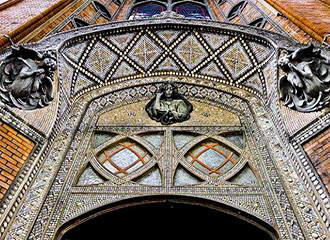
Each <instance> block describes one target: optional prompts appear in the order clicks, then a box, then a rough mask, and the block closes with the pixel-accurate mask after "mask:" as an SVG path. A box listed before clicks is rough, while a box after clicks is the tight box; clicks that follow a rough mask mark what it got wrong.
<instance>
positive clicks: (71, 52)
mask: <svg viewBox="0 0 330 240" xmlns="http://www.w3.org/2000/svg"><path fill="white" fill-rule="evenodd" d="M86 46H87V42H82V43H77V44H75V45H73V46H70V47H68V48H67V49H66V51H65V53H66V55H67V56H68V57H69V58H70V59H71V60H73V61H74V62H78V60H79V58H80V57H81V55H82V54H83V52H84V50H85V48H86Z"/></svg>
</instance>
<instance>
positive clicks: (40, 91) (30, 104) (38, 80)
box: [0, 45, 56, 110]
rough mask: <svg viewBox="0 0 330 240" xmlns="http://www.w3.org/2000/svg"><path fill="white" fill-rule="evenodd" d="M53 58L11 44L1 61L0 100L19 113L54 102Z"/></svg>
mask: <svg viewBox="0 0 330 240" xmlns="http://www.w3.org/2000/svg"><path fill="white" fill-rule="evenodd" d="M55 69H56V55H55V53H54V52H53V51H45V52H43V53H41V52H38V51H35V50H32V49H30V48H27V47H23V46H18V45H13V46H12V47H11V54H10V55H9V56H7V57H6V58H5V59H4V60H3V61H2V62H0V100H1V101H2V102H3V103H4V104H6V105H8V106H10V107H15V108H19V109H22V110H33V109H37V108H43V107H45V106H47V105H49V104H50V102H51V101H52V100H53V76H54V71H55Z"/></svg>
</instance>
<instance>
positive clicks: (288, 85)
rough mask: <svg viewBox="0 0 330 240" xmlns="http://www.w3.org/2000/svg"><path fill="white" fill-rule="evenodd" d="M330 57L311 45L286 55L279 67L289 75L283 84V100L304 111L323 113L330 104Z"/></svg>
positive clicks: (285, 103)
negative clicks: (324, 108) (319, 111)
mask: <svg viewBox="0 0 330 240" xmlns="http://www.w3.org/2000/svg"><path fill="white" fill-rule="evenodd" d="M329 56H330V53H329V52H328V51H327V50H326V49H321V48H317V47H315V46H314V45H312V44H310V45H308V46H304V47H301V48H298V49H297V50H294V51H286V54H284V56H282V57H281V58H280V59H279V61H278V65H279V66H280V68H281V69H282V70H283V71H284V72H285V73H286V75H285V76H283V77H281V78H280V80H279V92H280V100H282V101H284V105H285V106H287V107H289V108H291V109H294V110H297V111H300V112H312V111H317V110H320V109H322V108H323V107H324V106H326V105H327V104H329V102H330V57H329Z"/></svg>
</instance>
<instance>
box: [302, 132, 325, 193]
mask: <svg viewBox="0 0 330 240" xmlns="http://www.w3.org/2000/svg"><path fill="white" fill-rule="evenodd" d="M303 147H304V149H305V151H306V153H307V155H308V156H309V158H310V159H311V161H312V163H313V165H314V167H315V168H316V170H317V172H318V174H319V175H320V177H321V179H322V181H323V183H324V185H325V186H326V187H327V189H328V192H330V128H328V129H327V130H325V131H323V132H322V133H321V134H319V135H318V136H316V137H314V138H313V139H312V140H311V141H309V142H308V143H306V144H304V146H303Z"/></svg>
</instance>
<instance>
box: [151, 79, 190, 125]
mask: <svg viewBox="0 0 330 240" xmlns="http://www.w3.org/2000/svg"><path fill="white" fill-rule="evenodd" d="M192 110H193V107H192V104H191V103H190V102H188V100H186V99H185V98H184V97H183V96H181V95H180V94H179V93H178V90H177V88H176V86H175V85H174V84H173V83H170V82H167V83H165V84H164V85H162V86H161V88H160V90H159V91H158V92H157V94H156V96H155V97H154V98H153V99H152V100H151V101H150V102H149V103H148V104H147V106H146V111H147V113H148V115H149V117H150V118H151V119H153V120H155V121H157V122H160V123H161V124H163V125H170V124H173V123H178V122H183V121H186V120H188V119H189V118H190V113H191V112H192Z"/></svg>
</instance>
